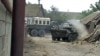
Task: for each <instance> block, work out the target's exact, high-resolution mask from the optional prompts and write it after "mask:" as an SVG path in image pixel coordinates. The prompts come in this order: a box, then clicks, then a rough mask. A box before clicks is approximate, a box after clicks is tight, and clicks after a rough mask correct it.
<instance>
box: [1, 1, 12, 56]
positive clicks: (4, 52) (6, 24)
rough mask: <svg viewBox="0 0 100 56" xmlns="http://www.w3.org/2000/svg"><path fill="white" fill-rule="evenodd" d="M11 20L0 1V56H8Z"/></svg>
mask: <svg viewBox="0 0 100 56" xmlns="http://www.w3.org/2000/svg"><path fill="white" fill-rule="evenodd" d="M11 23H12V18H11V15H10V14H9V12H8V11H7V10H6V9H5V7H4V6H3V5H2V3H1V1H0V56H10V47H11Z"/></svg>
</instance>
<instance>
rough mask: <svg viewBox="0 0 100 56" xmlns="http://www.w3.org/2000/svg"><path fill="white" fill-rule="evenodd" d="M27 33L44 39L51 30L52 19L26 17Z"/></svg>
mask: <svg viewBox="0 0 100 56" xmlns="http://www.w3.org/2000/svg"><path fill="white" fill-rule="evenodd" d="M26 23H27V32H28V34H29V35H30V36H40V37H43V36H45V34H46V33H47V32H48V31H49V30H50V18H45V17H31V16H28V17H26Z"/></svg>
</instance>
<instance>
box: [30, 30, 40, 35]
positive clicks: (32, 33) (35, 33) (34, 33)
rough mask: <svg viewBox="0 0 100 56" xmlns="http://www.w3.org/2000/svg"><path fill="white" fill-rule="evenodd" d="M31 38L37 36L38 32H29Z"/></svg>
mask: <svg viewBox="0 0 100 56" xmlns="http://www.w3.org/2000/svg"><path fill="white" fill-rule="evenodd" d="M30 35H31V36H37V35H38V31H37V30H35V29H33V30H31V33H30Z"/></svg>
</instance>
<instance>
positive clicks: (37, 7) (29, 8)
mask: <svg viewBox="0 0 100 56" xmlns="http://www.w3.org/2000/svg"><path fill="white" fill-rule="evenodd" d="M25 16H34V17H38V16H40V17H43V16H44V13H43V7H42V4H26V6H25Z"/></svg>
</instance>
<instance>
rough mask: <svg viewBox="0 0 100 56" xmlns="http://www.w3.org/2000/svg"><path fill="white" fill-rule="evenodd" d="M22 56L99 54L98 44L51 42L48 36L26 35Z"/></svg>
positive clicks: (88, 55) (90, 55)
mask: <svg viewBox="0 0 100 56" xmlns="http://www.w3.org/2000/svg"><path fill="white" fill-rule="evenodd" d="M82 43H83V42H82ZM24 56H100V44H99V43H97V44H90V43H85V42H84V43H83V44H80V42H74V43H68V42H52V40H51V37H50V36H47V37H27V38H26V39H25V45H24Z"/></svg>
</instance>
